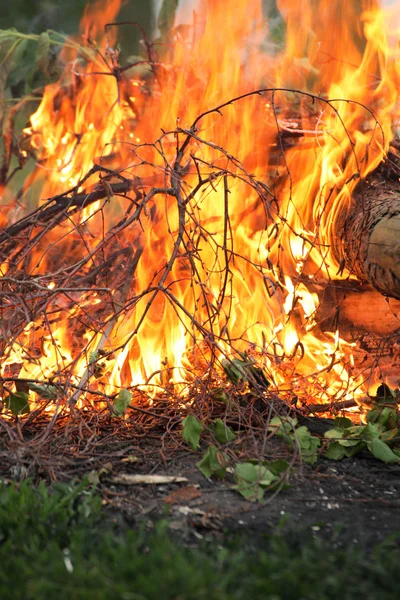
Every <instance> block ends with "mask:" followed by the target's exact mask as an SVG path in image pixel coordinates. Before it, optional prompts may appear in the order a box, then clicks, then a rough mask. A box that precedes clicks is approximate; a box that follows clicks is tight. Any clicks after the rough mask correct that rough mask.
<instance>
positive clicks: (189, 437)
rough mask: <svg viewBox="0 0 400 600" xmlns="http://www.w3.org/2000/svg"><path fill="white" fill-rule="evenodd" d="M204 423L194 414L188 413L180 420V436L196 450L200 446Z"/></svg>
mask: <svg viewBox="0 0 400 600" xmlns="http://www.w3.org/2000/svg"><path fill="white" fill-rule="evenodd" d="M203 430H204V425H203V423H201V421H199V420H198V419H197V417H195V416H194V415H188V416H187V417H185V418H184V419H183V422H182V437H183V439H184V440H185V442H187V443H188V444H189V446H191V447H192V448H193V450H197V448H198V447H199V446H200V435H201V432H202V431H203Z"/></svg>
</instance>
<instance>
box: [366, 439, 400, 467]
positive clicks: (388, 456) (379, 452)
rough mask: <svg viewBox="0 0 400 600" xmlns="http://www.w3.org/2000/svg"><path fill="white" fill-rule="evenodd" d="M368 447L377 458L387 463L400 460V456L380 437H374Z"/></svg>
mask: <svg viewBox="0 0 400 600" xmlns="http://www.w3.org/2000/svg"><path fill="white" fill-rule="evenodd" d="M368 448H369V450H370V452H372V454H373V455H374V456H375V458H378V459H379V460H382V461H383V462H385V463H388V464H394V463H398V462H399V461H400V458H399V457H398V456H396V454H395V453H394V452H393V451H392V450H391V448H389V446H388V445H387V444H385V442H383V441H382V440H380V439H379V438H374V439H373V440H372V441H371V442H368Z"/></svg>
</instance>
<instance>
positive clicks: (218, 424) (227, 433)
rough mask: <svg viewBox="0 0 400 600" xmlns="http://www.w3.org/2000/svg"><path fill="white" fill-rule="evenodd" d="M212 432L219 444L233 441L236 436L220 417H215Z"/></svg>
mask: <svg viewBox="0 0 400 600" xmlns="http://www.w3.org/2000/svg"><path fill="white" fill-rule="evenodd" d="M213 433H214V436H215V438H216V440H217V441H218V442H219V443H220V444H227V443H229V442H233V440H234V439H235V438H236V434H235V432H234V431H233V430H232V429H231V428H230V427H228V425H226V424H225V423H224V422H223V421H222V419H215V423H214V429H213Z"/></svg>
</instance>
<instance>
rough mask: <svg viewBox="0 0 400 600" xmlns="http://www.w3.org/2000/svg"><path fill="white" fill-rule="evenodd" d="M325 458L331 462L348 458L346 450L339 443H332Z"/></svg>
mask: <svg viewBox="0 0 400 600" xmlns="http://www.w3.org/2000/svg"><path fill="white" fill-rule="evenodd" d="M325 456H326V458H329V459H330V460H341V459H342V458H344V457H345V456H346V450H345V448H344V447H343V446H342V444H340V443H339V442H331V443H330V444H329V446H328V449H327V451H326V452H325Z"/></svg>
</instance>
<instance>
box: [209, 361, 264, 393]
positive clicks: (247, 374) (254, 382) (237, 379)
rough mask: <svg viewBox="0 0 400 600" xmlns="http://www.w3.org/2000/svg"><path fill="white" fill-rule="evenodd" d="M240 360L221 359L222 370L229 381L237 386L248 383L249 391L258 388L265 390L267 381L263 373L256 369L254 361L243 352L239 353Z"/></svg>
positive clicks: (258, 368)
mask: <svg viewBox="0 0 400 600" xmlns="http://www.w3.org/2000/svg"><path fill="white" fill-rule="evenodd" d="M239 354H240V356H241V358H223V359H222V360H221V365H222V368H223V369H224V371H225V374H226V376H227V377H228V379H229V381H231V382H232V383H233V384H235V385H238V384H239V383H248V385H249V387H250V389H251V388H256V387H257V386H260V387H262V388H267V387H268V386H269V381H268V379H267V377H266V375H265V373H264V371H263V370H262V369H261V368H260V367H257V365H256V364H255V361H254V360H253V359H252V358H251V357H249V356H247V354H245V353H244V352H240V353H239Z"/></svg>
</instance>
